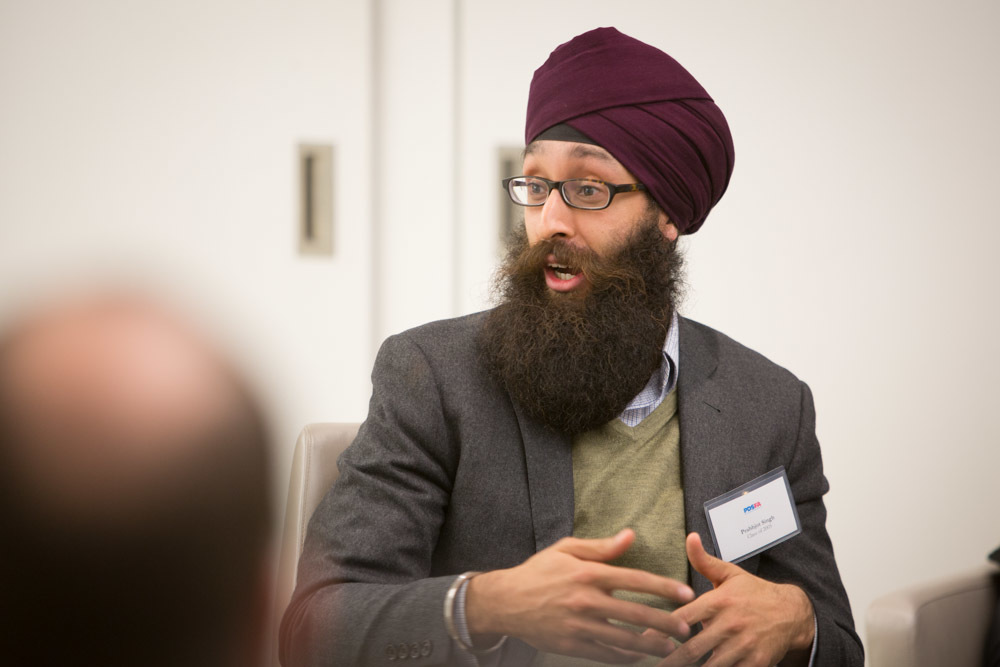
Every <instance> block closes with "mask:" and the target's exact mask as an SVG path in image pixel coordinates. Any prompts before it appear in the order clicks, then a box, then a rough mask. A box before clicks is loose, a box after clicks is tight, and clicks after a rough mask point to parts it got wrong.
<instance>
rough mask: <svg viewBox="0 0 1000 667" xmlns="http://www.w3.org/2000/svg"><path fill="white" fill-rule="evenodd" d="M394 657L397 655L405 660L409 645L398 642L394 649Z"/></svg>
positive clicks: (408, 654)
mask: <svg viewBox="0 0 1000 667" xmlns="http://www.w3.org/2000/svg"><path fill="white" fill-rule="evenodd" d="M396 657H398V658H399V659H400V660H406V659H407V658H409V657H410V647H409V646H407V645H406V644H400V645H399V647H398V648H397V649H396Z"/></svg>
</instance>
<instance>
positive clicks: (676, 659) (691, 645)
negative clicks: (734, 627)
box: [658, 627, 724, 667]
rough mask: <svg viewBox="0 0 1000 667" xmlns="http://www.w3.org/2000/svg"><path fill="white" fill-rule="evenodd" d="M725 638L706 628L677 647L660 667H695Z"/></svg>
mask: <svg viewBox="0 0 1000 667" xmlns="http://www.w3.org/2000/svg"><path fill="white" fill-rule="evenodd" d="M723 639H724V637H722V636H721V635H720V633H719V632H718V631H714V630H713V629H712V628H709V627H706V628H704V629H703V630H702V631H701V632H699V633H698V634H696V635H695V636H694V637H692V638H691V639H689V640H687V641H686V642H684V643H683V644H681V645H680V646H678V647H677V649H676V650H675V651H674V652H673V653H671V654H670V655H669V656H667V658H666V660H664V661H663V662H661V663H660V664H659V665H658V667H680V666H681V665H693V664H695V663H697V662H698V661H699V660H701V658H702V657H703V656H704V655H706V654H707V653H708V652H709V651H712V650H714V649H715V648H716V647H717V646H718V645H719V644H720V643H722V640H723Z"/></svg>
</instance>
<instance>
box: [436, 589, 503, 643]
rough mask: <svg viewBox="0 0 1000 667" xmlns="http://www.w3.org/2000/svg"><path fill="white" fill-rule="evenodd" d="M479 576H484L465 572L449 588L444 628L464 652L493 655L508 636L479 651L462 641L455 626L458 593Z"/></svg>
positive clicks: (446, 598)
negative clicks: (464, 585)
mask: <svg viewBox="0 0 1000 667" xmlns="http://www.w3.org/2000/svg"><path fill="white" fill-rule="evenodd" d="M477 574H482V572H463V573H462V574H460V575H458V576H457V577H456V578H455V581H453V582H452V583H451V586H450V587H449V588H448V592H447V593H445V596H444V627H445V629H446V630H447V631H448V636H450V637H451V638H452V639H454V640H455V643H457V644H458V645H459V646H461V647H462V648H463V649H464V650H466V651H468V652H469V653H475V654H480V655H481V654H484V653H492V652H493V651H496V650H497V649H498V648H500V647H501V646H503V643H504V642H505V641H507V635H504V636H503V637H501V638H500V641H498V642H497V643H496V644H494V645H493V646H491V647H489V648H487V649H477V648H476V647H474V646H472V645H471V644H466V643H465V641H463V640H462V637H461V636H460V635H459V634H458V628H457V627H456V626H455V598H456V597H458V591H459V589H461V588H462V584H464V583H465V582H467V581H468V580H469V579H472V578H473V577H474V576H476V575H477Z"/></svg>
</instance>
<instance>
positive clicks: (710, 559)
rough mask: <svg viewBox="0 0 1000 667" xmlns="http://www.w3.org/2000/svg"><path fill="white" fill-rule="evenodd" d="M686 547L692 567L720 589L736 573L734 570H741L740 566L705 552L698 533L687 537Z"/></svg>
mask: <svg viewBox="0 0 1000 667" xmlns="http://www.w3.org/2000/svg"><path fill="white" fill-rule="evenodd" d="M685 547H686V549H687V556H688V560H689V561H691V567H693V568H694V569H695V570H697V571H698V572H700V573H701V574H702V576H704V577H705V578H706V579H708V580H709V581H711V582H712V585H713V586H716V587H718V585H719V584H721V583H722V582H723V581H725V580H726V579H728V578H729V577H731V576H732V575H733V573H734V570H733V568H736V570H739V567H738V566H736V565H733V564H732V563H727V562H726V561H724V560H721V559H719V558H716V557H715V556H712V555H711V554H709V553H708V552H707V551H705V547H704V546H703V545H702V543H701V536H700V535H698V533H691V534H690V535H688V536H687V541H686V542H685Z"/></svg>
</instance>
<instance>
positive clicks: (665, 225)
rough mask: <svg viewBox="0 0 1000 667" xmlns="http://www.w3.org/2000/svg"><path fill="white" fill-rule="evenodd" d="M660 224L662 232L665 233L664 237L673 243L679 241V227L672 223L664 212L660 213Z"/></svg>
mask: <svg viewBox="0 0 1000 667" xmlns="http://www.w3.org/2000/svg"><path fill="white" fill-rule="evenodd" d="M658 224H659V226H660V231H661V232H663V235H664V236H666V237H667V240H668V241H671V242H673V241H676V240H677V237H678V235H679V234H680V232H678V231H677V225H675V224H674V223H672V222H670V218H668V217H667V214H666V213H665V212H664V211H660V219H659V222H658Z"/></svg>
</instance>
